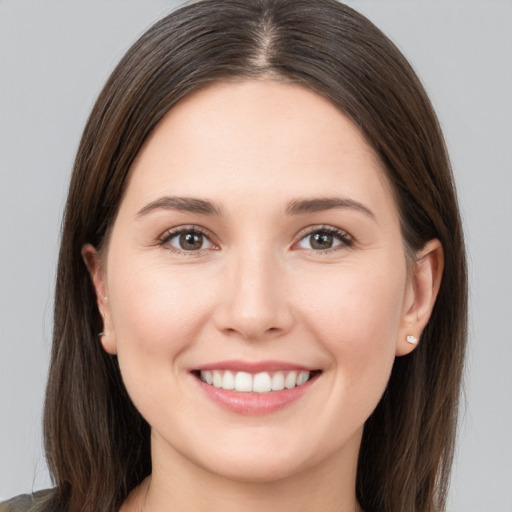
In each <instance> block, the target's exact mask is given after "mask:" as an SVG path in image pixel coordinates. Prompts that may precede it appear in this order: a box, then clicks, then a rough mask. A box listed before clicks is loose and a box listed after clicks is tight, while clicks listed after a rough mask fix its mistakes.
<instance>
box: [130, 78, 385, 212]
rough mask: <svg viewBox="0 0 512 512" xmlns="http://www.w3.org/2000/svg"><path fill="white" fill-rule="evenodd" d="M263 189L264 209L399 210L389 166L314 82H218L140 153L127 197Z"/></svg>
mask: <svg viewBox="0 0 512 512" xmlns="http://www.w3.org/2000/svg"><path fill="white" fill-rule="evenodd" d="M260 192H261V195H263V196H265V197H264V201H263V202H264V203H265V204H269V201H270V199H271V198H275V199H276V200H279V199H282V200H283V201H285V200H289V199H293V198H295V197H298V196H305V195H306V196H308V195H323V196H328V195H339V194H349V195H355V196H365V197H366V199H367V200H382V198H383V197H384V196H387V199H388V203H389V204H388V206H391V208H393V209H394V202H393V201H392V193H391V187H390V185H389V182H388V179H387V176H386V173H385V171H384V169H383V166H382V165H381V163H380V161H379V159H378V157H377V155H376V154H375V151H374V150H373V148H372V147H371V146H370V145H369V144H368V143H367V141H366V140H365V138H364V136H363V135H362V133H361V132H360V130H359V129H358V128H357V127H356V126H355V125H354V123H352V122H351V121H350V120H349V119H348V117H347V116H345V115H344V114H343V113H342V112H341V111H340V110H339V109H337V108H336V107H334V106H333V104H332V103H331V102H329V101H328V100H327V99H325V98H323V97H322V96H320V95H318V94H317V93H315V92H313V91H312V90H310V89H309V88H307V87H305V86H300V85H295V84H293V85H292V84H284V83H279V82H273V81H262V80H261V81H259V80H251V81H244V82H218V83H214V84H211V85H208V86H206V87H204V88H202V89H200V90H197V91H195V92H194V93H192V94H190V95H188V96H187V97H186V98H184V99H183V100H182V101H180V102H179V103H178V104H177V105H176V106H175V107H174V108H173V109H171V110H170V111H169V112H168V113H167V115H166V116H165V117H164V119H163V120H162V121H161V122H160V123H159V124H158V125H157V127H156V128H155V130H154V131H153V132H152V134H151V135H150V136H149V137H148V139H147V140H146V142H145V144H144V145H143V147H142V149H141V151H140V152H139V154H138V156H137V158H136V160H135V162H134V164H133V166H132V170H131V177H130V184H129V187H128V190H127V196H128V197H127V198H125V199H127V200H129V201H131V200H132V199H134V200H136V201H138V202H144V201H146V202H147V201H150V200H154V199H155V198H156V196H157V195H162V194H164V193H165V194H172V195H176V194H177V195H187V196H194V197H195V196H198V197H211V196H212V195H222V194H224V195H225V196H226V198H227V199H231V200H232V199H233V198H234V197H236V196H243V195H244V194H248V195H250V198H251V199H252V200H254V199H255V198H256V197H257V196H258V193H260ZM354 199H357V197H354Z"/></svg>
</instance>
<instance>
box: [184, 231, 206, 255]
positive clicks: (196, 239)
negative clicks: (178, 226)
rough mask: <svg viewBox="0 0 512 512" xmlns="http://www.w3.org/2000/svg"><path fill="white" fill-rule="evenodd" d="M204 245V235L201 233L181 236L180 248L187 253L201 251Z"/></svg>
mask: <svg viewBox="0 0 512 512" xmlns="http://www.w3.org/2000/svg"><path fill="white" fill-rule="evenodd" d="M202 245H203V235H201V234H200V233H185V234H183V235H180V247H181V248H182V249H184V250H185V251H193V250H198V249H201V246H202Z"/></svg>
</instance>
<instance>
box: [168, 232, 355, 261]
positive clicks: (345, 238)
mask: <svg viewBox="0 0 512 512" xmlns="http://www.w3.org/2000/svg"><path fill="white" fill-rule="evenodd" d="M318 233H323V234H327V235H332V236H333V237H335V238H337V239H338V240H339V241H340V242H341V243H340V244H339V245H337V246H334V247H329V248H328V249H325V250H321V249H318V250H315V249H306V250H309V251H311V252H312V253H314V254H316V255H318V254H326V253H329V252H334V251H337V250H339V249H338V247H339V248H343V247H352V246H353V245H354V239H353V237H352V236H351V235H349V234H348V233H347V232H346V231H343V230H342V229H339V228H335V227H333V226H317V227H309V228H307V230H303V232H302V233H301V234H300V235H299V236H300V238H299V240H298V241H297V242H295V243H294V244H293V245H292V248H293V247H296V246H297V245H298V244H300V243H301V242H303V241H304V240H306V239H307V238H308V237H311V236H313V235H315V234H318ZM184 234H194V235H201V236H202V237H204V238H205V239H206V240H208V241H209V243H210V244H212V245H213V246H214V247H218V246H217V245H216V244H215V243H214V242H213V241H212V236H211V235H210V233H209V232H207V231H206V230H205V229H203V228H201V227H200V226H182V227H179V228H175V229H170V230H168V231H166V232H165V233H163V235H161V236H160V237H159V245H161V246H164V247H165V249H166V250H168V251H170V252H172V253H176V254H186V255H187V256H197V255H198V254H199V253H200V252H201V251H203V250H205V249H198V250H189V251H187V250H184V249H181V250H180V249H178V248H176V247H173V246H172V245H170V243H169V241H170V240H172V239H173V238H176V237H178V236H180V235H184Z"/></svg>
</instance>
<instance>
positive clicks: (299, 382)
mask: <svg viewBox="0 0 512 512" xmlns="http://www.w3.org/2000/svg"><path fill="white" fill-rule="evenodd" d="M308 379H309V372H300V373H299V376H298V377H297V386H302V384H305V383H306V382H307V381H308Z"/></svg>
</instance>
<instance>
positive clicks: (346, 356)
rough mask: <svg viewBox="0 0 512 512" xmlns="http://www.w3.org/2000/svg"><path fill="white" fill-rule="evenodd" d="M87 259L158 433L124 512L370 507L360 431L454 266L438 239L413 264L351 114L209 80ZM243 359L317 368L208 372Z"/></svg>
mask: <svg viewBox="0 0 512 512" xmlns="http://www.w3.org/2000/svg"><path fill="white" fill-rule="evenodd" d="M191 199H193V200H194V201H191ZM197 200H199V201H197ZM83 256H84V259H85V261H86V263H87V265H88V268H89V271H90V273H91V277H92V280H93V283H94V286H95V289H96V293H97V297H98V307H99V309H100V311H101V312H102V315H103V317H104V321H105V331H106V335H105V336H103V337H102V343H103V346H104V348H105V350H106V351H107V352H109V353H111V354H117V356H118V360H119V365H120V368H121V372H122V375H123V379H124V382H125V385H126V388H127V390H128V393H129V394H130V396H131V398H132V400H133V402H134V404H135V406H136V407H137V408H138V410H139V411H140V412H141V414H142V415H143V416H144V417H145V418H146V420H147V421H148V422H149V424H150V425H151V428H152V437H151V442H152V465H153V472H152V476H151V478H150V479H148V480H146V481H145V482H144V483H143V484H142V485H141V486H140V487H139V488H138V489H136V490H135V491H134V492H133V493H132V495H131V496H130V497H129V498H128V500H127V501H126V502H125V503H124V505H123V507H122V509H121V510H122V511H123V512H124V511H131V510H146V511H153V512H159V511H166V510H179V511H180V512H183V511H196V512H197V511H211V510H222V511H223V512H231V511H241V510H243V511H247V512H252V511H258V512H259V511H261V510H266V511H276V512H277V511H282V510H294V511H306V510H321V511H325V512H329V511H337V512H349V511H350V512H354V511H356V510H359V509H358V505H357V501H356V497H355V479H356V467H357V456H358V452H359V447H360V442H361V434H362V429H363V425H364V422H365V420H366V419H367V418H368V416H369V415H370V414H371V412H372V411H373V409H374V408H375V406H376V405H377V403H378V401H379V399H380V397H381V395H382V393H383V392H384V389H385V387H386V384H387V381H388V378H389V375H390V372H391V368H392V365H393V361H394V358H395V356H396V355H399V356H401V355H406V354H407V353H409V352H410V351H412V350H413V349H414V345H412V344H410V343H408V342H407V341H406V337H407V335H414V336H416V337H418V338H419V335H420V334H421V331H422V330H423V328H424V327H425V325H426V323H427V321H428V318H429V316H430V313H431V311H432V307H433V304H434V301H435V297H436V293H437V290H438V289H439V282H440V277H441V273H442V264H443V258H442V249H441V247H440V244H439V243H438V242H437V241H435V240H432V241H430V242H429V243H427V244H426V246H425V247H424V249H423V250H422V251H421V252H420V253H419V254H418V255H417V262H416V264H413V265H411V264H409V263H410V262H409V263H408V261H407V258H406V255H405V251H404V244H403V240H402V237H401V231H400V223H399V217H398V212H397V210H396V206H395V203H394V200H393V195H392V191H391V188H390V185H389V182H388V179H387V177H386V174H385V172H384V170H383V168H382V166H381V164H380V162H379V160H378V159H377V157H376V155H375V153H374V151H373V150H372V148H371V147H370V146H369V145H368V144H367V143H366V141H365V140H364V138H363V136H362V135H361V133H360V132H359V130H358V129H357V128H356V127H355V125H354V124H353V123H351V122H350V121H349V120H348V119H347V117H346V116H344V115H343V114H342V113H341V112H340V111H339V110H337V109H336V108H335V107H334V106H333V105H332V104H331V103H329V102H328V101H327V100H325V99H323V98H322V97H320V96H319V95H317V94H315V93H314V92H312V91H311V90H309V89H307V88H305V87H302V86H298V85H290V84H283V83H276V82H273V81H264V80H261V81H245V82H220V83H216V84H213V85H209V86H207V87H205V88H203V89H201V90H199V91H196V92H194V93H193V94H191V95H189V96H188V97H187V98H185V99H184V100H182V101H181V102H180V103H179V104H178V105H177V106H176V107H175V108H173V109H172V110H171V111H170V112H169V113H168V114H167V115H166V117H165V118H164V119H163V120H162V121H161V122H160V124H159V125H158V126H157V127H156V129H155V130H154V132H153V133H152V134H151V136H150V137H149V139H148V140H147V141H146V143H145V144H144V146H143V148H142V149H141V151H140V153H139V155H138V157H137V159H136V161H135V162H134V164H133V167H132V169H131V174H130V181H129V184H128V187H127V190H126V193H125V196H124V198H123V200H122V202H121V206H120V209H119V213H118V216H117V218H116V220H115V223H114V226H113V229H112V232H111V236H110V240H109V243H108V246H107V247H106V249H105V251H104V253H102V255H101V258H100V257H99V255H98V254H97V252H96V250H95V249H94V248H93V247H92V246H90V245H87V246H85V247H84V249H83ZM237 365H238V366H239V368H238V367H237ZM201 370H202V373H201ZM228 370H229V371H230V372H231V373H232V374H233V376H234V377H235V376H236V375H237V371H238V370H240V371H244V372H245V373H248V374H249V375H250V376H251V377H252V382H253V385H255V386H256V384H254V382H255V379H254V374H256V373H259V374H263V377H262V379H263V380H262V382H267V381H268V382H270V380H271V379H272V378H273V377H274V376H275V375H276V374H279V373H280V374H282V376H283V377H286V376H287V375H288V374H290V373H292V372H293V371H296V374H297V376H298V375H299V374H300V373H301V372H305V371H309V374H305V377H304V378H307V377H308V376H309V379H310V380H309V381H307V382H305V383H301V382H295V384H292V386H293V385H296V384H299V385H298V386H297V387H293V388H292V389H286V388H285V389H284V390H282V391H281V390H279V389H276V390H273V391H268V390H263V391H262V390H261V389H259V388H258V391H252V392H251V391H237V390H236V389H235V390H232V391H228V390H224V389H223V388H222V386H224V385H225V384H226V382H227V381H223V382H222V384H221V388H216V387H214V385H211V384H209V383H208V382H203V381H204V380H207V377H208V376H207V372H208V371H209V372H210V374H212V375H213V373H214V371H216V372H217V378H219V377H218V376H219V375H220V378H221V379H222V378H227V377H224V375H225V374H226V372H227V371H228ZM201 378H202V380H203V381H202V380H201ZM275 378H276V379H277V381H279V378H280V377H279V376H277V377H275ZM265 379H267V380H265ZM269 379H270V380H269ZM228 380H229V379H228ZM292 380H293V379H292ZM277 381H276V382H277ZM272 382H274V381H272ZM226 386H227V387H229V385H228V384H226ZM277 386H278V387H279V384H278V385H277ZM212 390H213V391H212Z"/></svg>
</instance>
